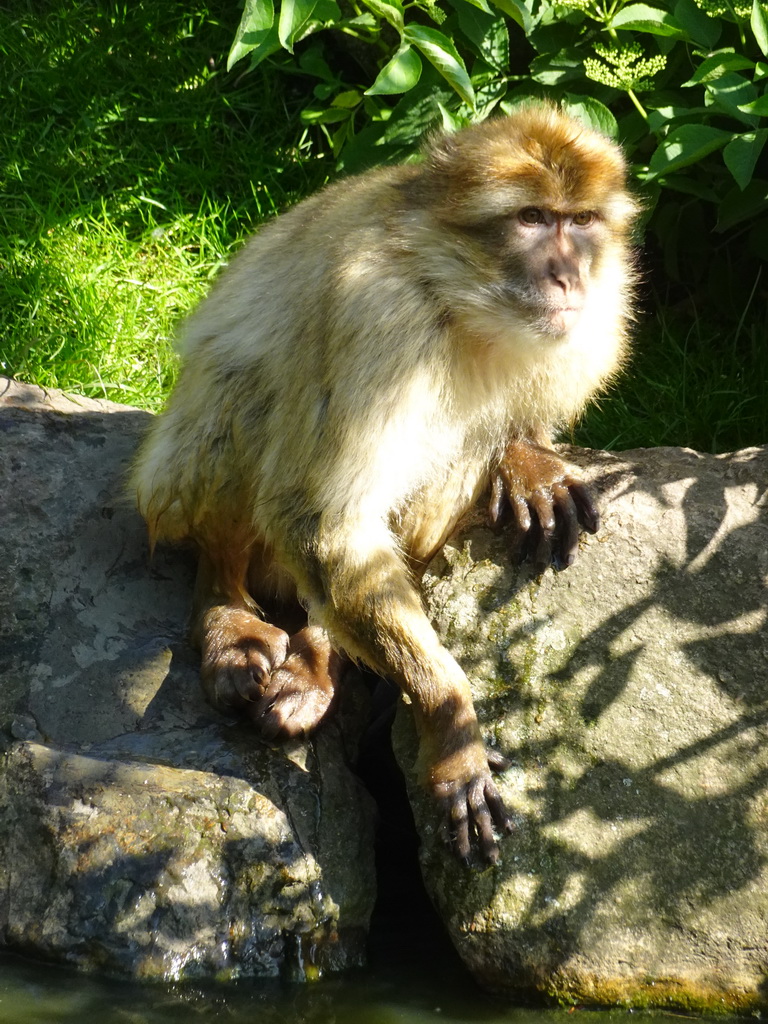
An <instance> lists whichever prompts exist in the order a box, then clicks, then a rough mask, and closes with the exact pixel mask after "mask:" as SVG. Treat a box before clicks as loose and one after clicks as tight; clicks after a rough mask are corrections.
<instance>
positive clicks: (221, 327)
mask: <svg viewBox="0 0 768 1024" xmlns="http://www.w3.org/2000/svg"><path fill="white" fill-rule="evenodd" d="M626 177H627V172H626V166H625V161H624V158H623V155H622V153H621V150H620V148H619V147H618V146H617V145H616V144H615V143H613V142H612V141H610V140H608V139H607V138H604V137H603V136H602V135H600V134H598V133H596V132H595V131H593V130H591V129H589V128H587V127H586V126H584V125H582V124H581V123H579V122H577V121H575V120H574V119H572V118H571V117H569V116H568V115H566V114H565V113H563V112H562V111H560V110H559V109H558V108H557V107H556V106H554V105H550V104H545V103H532V104H529V105H526V106H523V107H520V108H517V109H515V110H514V111H513V113H511V114H509V115H506V116H498V117H492V118H489V119H487V120H486V121H484V122H482V123H480V124H476V125H472V126H469V127H467V128H464V129H461V130H460V131H458V132H456V133H454V134H442V135H438V136H436V137H433V138H431V140H429V141H428V142H427V144H426V146H425V150H424V153H423V158H422V160H421V161H420V162H411V163H407V164H404V165H401V166H394V167H384V168H378V169H374V170H371V171H368V172H365V173H363V174H361V175H360V176H357V177H353V178H348V179H342V180H340V181H338V182H336V183H334V184H331V185H329V186H327V187H326V188H325V189H324V190H322V191H320V192H319V193H317V194H316V195H314V196H311V197H310V198H308V199H305V200H304V201H302V202H300V203H299V204H298V205H296V206H295V207H294V208H293V209H291V210H289V211H288V212H286V213H283V214H281V215H280V216H279V217H277V218H276V219H275V220H274V221H273V222H271V223H270V224H268V225H267V226H265V227H263V228H262V229H261V230H260V231H259V232H258V233H257V234H256V236H255V237H254V238H253V239H251V240H250V241H249V242H248V243H247V244H246V245H245V246H244V247H243V249H242V251H241V252H239V253H238V254H237V255H236V257H235V258H234V259H233V261H232V263H231V264H230V265H229V266H228V267H227V268H226V269H225V271H224V272H223V274H222V275H221V277H220V278H219V280H218V282H217V283H216V284H215V286H214V287H213V289H212V291H211V293H210V294H209V296H208V297H207V298H206V299H205V300H204V301H203V302H202V303H201V304H200V306H199V307H198V308H197V310H196V311H195V312H193V314H192V315H191V317H190V318H189V320H188V322H187V324H186V327H185V328H184V331H183V334H182V339H181V369H180V375H179V379H178V382H177V384H176V386H175V389H174V391H173V392H172V394H171V397H170V399H169V402H168V406H167V408H166V410H165V412H164V413H162V414H161V415H160V416H159V417H158V418H157V420H156V422H155V423H154V425H153V428H152V429H151V432H150V434H149V436H148V438H147V439H146V441H145V442H144V443H143V447H142V448H141V449H140V452H139V455H138V457H137V461H136V463H135V467H134V470H133V488H134V489H135V492H136V497H137V503H138V508H139V510H140V512H141V513H142V515H143V516H144V518H145V519H146V522H147V524H148V530H149V537H150V544H151V546H152V547H154V544H155V543H156V542H157V541H158V540H164V541H171V542H177V541H183V540H188V541H190V540H191V541H192V542H193V543H194V545H195V547H196V549H197V551H198V553H199V565H198V573H197V580H196V584H195V592H194V598H193V611H192V626H191V631H192V637H193V639H194V641H195V642H196V644H197V645H198V646H199V648H200V651H201V678H202V684H203V688H204V690H205V693H206V695H207V697H208V699H209V700H210V701H211V702H212V703H213V704H214V705H215V706H218V707H220V708H224V709H226V708H230V709H231V708H235V709H238V710H239V711H240V712H241V713H242V714H243V715H244V716H245V717H246V718H247V719H249V720H250V721H251V722H253V724H254V725H255V726H256V727H257V728H258V729H259V730H260V732H261V733H262V734H263V735H264V736H266V737H267V738H269V739H277V738H280V737H295V736H303V735H306V734H308V733H310V732H311V731H312V730H313V729H315V728H316V727H317V726H318V725H319V724H320V722H321V721H323V720H324V719H325V717H326V716H327V714H328V712H329V709H330V708H331V707H332V705H333V700H334V695H335V694H336V693H337V691H338V689H339V686H340V683H341V680H342V677H343V674H344V669H345V666H346V665H347V664H348V663H349V662H350V661H353V662H357V663H362V664H363V665H364V666H367V667H368V668H370V669H372V670H373V671H374V672H376V673H378V674H380V675H382V676H384V677H387V678H389V679H390V680H392V681H393V682H394V683H396V684H397V686H398V687H399V688H400V690H401V691H402V693H403V694H405V696H406V698H407V699H408V700H409V701H410V704H411V706H412V709H413V714H414V718H415V722H416V727H417V733H418V743H419V748H418V771H419V777H420V779H421V781H422V783H423V784H424V785H425V786H426V787H427V789H428V790H429V791H430V792H431V793H432V794H433V796H434V798H435V799H436V800H437V802H438V805H439V809H440V816H441V821H442V822H443V825H442V828H443V830H444V833H445V834H446V836H447V838H448V841H449V843H450V844H451V845H452V846H453V848H454V850H455V852H456V854H457V855H458V856H459V858H461V859H462V860H463V861H465V862H470V860H471V859H472V858H473V857H475V856H476V857H479V858H480V859H481V860H482V861H484V862H487V863H491V864H493V863H496V862H497V861H498V857H499V843H498V836H499V835H500V834H504V833H507V832H509V831H511V829H512V824H511V822H512V819H511V816H510V814H509V812H508V810H507V808H506V806H505V803H504V801H503V800H502V798H501V796H500V794H499V791H498V788H497V785H496V782H495V781H494V778H493V772H494V771H497V770H499V769H502V768H503V767H504V766H505V763H506V762H505V760H504V758H503V756H501V755H500V754H498V753H497V752H495V751H492V750H487V749H486V747H485V745H484V742H483V739H482V736H481V733H480V729H479V725H478V721H477V717H476V714H475V710H474V707H473V703H472V697H471V693H470V688H469V683H468V680H467V677H466V675H465V673H464V672H463V670H462V669H461V667H460V666H459V664H458V663H457V662H456V660H455V659H454V658H453V657H452V656H451V655H450V653H449V652H448V651H447V650H446V649H445V647H444V646H443V645H442V644H441V643H440V641H439V639H438V637H437V635H436V633H435V631H434V629H433V628H432V626H431V624H430V622H429V620H428V618H427V616H426V614H425V611H424V607H423V604H422V600H421V595H420V592H419V582H420V578H421V576H422V574H423V571H424V568H425V566H426V565H427V564H428V563H429V561H430V559H431V558H432V557H433V556H434V555H435V553H436V552H437V551H439V550H440V548H441V546H442V545H443V544H444V542H445V541H446V539H447V538H448V537H449V536H450V535H451V533H452V531H454V529H455V528H456V526H457V524H458V523H459V521H460V520H461V519H462V517H463V516H464V515H465V513H466V512H467V511H468V510H469V509H471V508H473V507H474V506H475V504H476V502H477V501H479V500H480V499H481V497H482V495H483V493H484V492H485V493H486V494H488V493H490V499H489V511H488V518H489V521H490V523H491V525H493V526H495V527H498V526H499V524H500V523H501V522H502V520H503V519H504V518H505V516H506V517H508V518H511V520H512V527H513V533H514V534H515V536H516V537H517V538H518V539H517V540H516V541H515V542H514V545H513V546H516V548H517V554H518V555H520V554H521V553H523V554H525V545H526V538H527V539H528V541H527V542H528V545H529V547H530V546H531V540H530V538H531V537H533V538H534V540H533V542H532V548H533V550H532V551H530V552H528V553H529V554H532V555H533V559H534V562H535V563H536V566H537V568H543V567H544V566H545V565H547V564H549V563H550V562H551V563H554V565H555V567H556V568H565V567H567V566H569V565H570V564H571V563H572V562H573V560H574V558H575V556H576V552H577V549H578V543H579V536H580V531H581V530H582V529H583V530H586V531H588V532H594V531H596V530H597V529H598V526H599V513H598V510H597V508H596V505H595V502H594V499H593V497H592V495H591V492H590V491H589V489H588V488H587V487H586V485H585V484H584V483H583V482H582V480H581V478H580V477H579V474H578V471H577V470H576V469H575V468H574V467H572V466H570V465H568V464H566V463H564V462H563V461H562V459H561V458H560V456H559V455H558V454H557V453H556V451H555V449H554V447H553V438H554V437H555V434H556V431H557V430H559V429H561V428H562V427H564V426H566V425H568V424H569V423H571V422H572V421H574V419H575V418H576V417H577V416H578V415H579V414H580V413H581V411H582V409H583V408H584V406H585V404H586V403H587V402H588V400H589V399H590V398H591V397H593V396H594V395H596V394H598V393H599V392H601V391H602V390H603V389H604V388H605V387H606V386H607V384H608V383H609V382H610V381H611V380H612V379H613V378H614V376H615V374H616V373H617V371H618V370H619V368H620V366H621V365H622V363H623V361H624V357H625V353H626V351H627V346H628V334H629V329H628V325H629V323H630V321H631V318H632V302H633V288H634V276H633V274H634V272H633V259H632V251H631V230H632V226H633V222H634V220H635V218H636V214H637V212H638V208H637V204H636V202H635V200H634V199H633V198H632V197H631V195H630V193H629V191H628V187H627V183H626ZM267 611H269V612H270V613H271V615H272V618H273V621H270V619H268V617H267ZM278 623H279V624H278Z"/></svg>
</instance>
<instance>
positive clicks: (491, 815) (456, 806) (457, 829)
mask: <svg viewBox="0 0 768 1024" xmlns="http://www.w3.org/2000/svg"><path fill="white" fill-rule="evenodd" d="M508 767H509V762H508V761H507V759H506V758H504V757H502V756H501V755H500V754H497V753H496V752H495V751H491V752H489V753H488V755H487V763H485V766H484V767H483V768H481V769H480V770H479V771H477V772H476V773H475V774H473V775H472V776H470V777H469V778H466V779H458V780H453V781H450V782H448V781H446V782H438V783H436V784H435V785H434V786H433V789H434V792H435V795H436V797H437V800H438V803H439V804H440V806H441V808H442V811H443V828H442V831H443V838H444V839H445V841H446V842H447V843H448V844H449V846H451V848H452V849H453V850H454V852H455V853H456V856H457V857H459V858H460V859H461V860H462V861H464V863H465V864H469V863H470V855H471V850H472V845H473V842H472V840H473V837H474V839H475V845H476V846H477V849H478V851H479V853H480V856H481V858H482V859H483V860H484V861H485V862H486V863H488V864H496V863H497V862H498V860H499V844H498V843H497V841H496V836H495V835H494V828H495V829H496V831H497V832H499V833H500V834H501V835H506V834H508V833H510V832H511V831H512V828H513V824H512V818H511V816H510V814H509V811H508V810H507V808H506V807H505V805H504V801H503V800H502V798H501V796H500V794H499V791H498V789H497V788H496V784H495V783H494V781H493V779H492V778H491V771H490V770H493V771H504V770H505V769H506V768H508ZM489 769H490V770H489Z"/></svg>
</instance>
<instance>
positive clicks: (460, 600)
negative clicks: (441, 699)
mask: <svg viewBox="0 0 768 1024" xmlns="http://www.w3.org/2000/svg"><path fill="white" fill-rule="evenodd" d="M583 454H584V453H582V455H583ZM580 461H583V459H582V460H580ZM588 475H589V477H591V478H592V479H593V480H594V481H595V482H596V483H597V486H598V489H599V491H600V492H601V493H602V501H601V504H602V507H603V510H604V512H605V523H604V525H603V528H602V530H601V531H600V533H599V534H598V535H597V536H595V537H590V538H588V539H587V540H586V541H585V543H584V544H583V550H582V552H581V557H580V559H579V560H578V561H577V563H576V565H575V566H574V567H573V568H571V569H568V570H567V571H566V572H564V573H561V574H553V573H552V572H551V571H548V572H546V573H545V574H544V575H543V576H542V577H541V578H539V579H536V578H533V577H532V576H531V575H530V574H529V573H525V572H521V571H519V570H517V569H515V568H513V567H512V566H511V565H510V564H509V561H508V558H507V555H506V542H505V539H504V538H503V537H493V536H491V535H490V534H489V533H488V532H487V531H485V530H482V529H470V531H469V532H468V533H466V534H464V535H462V536H461V537H460V538H459V539H457V540H454V541H452V542H451V543H450V544H449V545H447V546H446V548H445V550H444V553H443V555H442V556H438V558H437V559H436V560H435V561H434V562H433V564H432V566H431V568H430V571H429V572H428V574H427V578H426V580H425V589H426V594H427V602H428V605H429V608H430V611H431V614H432V616H433V619H434V621H435V622H436V624H437V627H438V630H439V632H440V633H441V635H442V636H443V638H444V640H445V642H446V644H447V645H448V647H449V648H450V649H451V651H452V652H453V653H454V654H455V655H456V657H457V658H458V659H459V661H460V662H462V663H463V665H464V666H465V668H466V670H467V672H468V674H469V675H470V677H471V680H472V683H473V687H474V693H475V702H476V705H477V708H478V710H479V713H480V716H481V719H482V721H483V723H484V728H485V733H486V737H487V739H488V740H489V742H491V743H492V744H493V745H494V746H495V747H498V748H500V749H501V751H502V752H503V753H505V754H507V755H509V756H510V757H511V758H512V760H513V766H512V767H511V768H510V769H509V770H508V771H507V772H506V773H504V775H503V776H501V779H500V789H501V791H502V793H503V795H504V797H505V799H506V800H507V801H508V804H509V806H510V807H511V808H512V809H513V811H514V816H515V820H516V828H515V831H514V833H513V834H512V835H511V836H509V837H508V838H505V839H504V840H503V842H502V860H501V863H500V864H499V865H498V866H497V867H494V868H488V869H486V870H480V871H475V872H471V871H467V870H465V869H464V868H462V866H461V865H459V864H457V863H456V862H455V861H454V860H453V859H452V857H451V856H450V854H448V853H447V851H446V849H445V848H444V847H443V845H442V843H441V841H440V839H439V838H438V830H437V821H436V818H435V808H434V806H433V805H432V804H431V802H430V801H429V800H427V799H425V798H424V796H423V794H422V791H421V790H420V789H419V788H418V786H417V785H416V784H415V782H414V780H413V777H412V764H413V759H414V745H413V735H412V727H411V723H410V720H409V717H408V715H407V713H406V712H405V710H404V709H403V711H402V712H401V714H400V718H399V722H398V730H397V747H398V751H399V756H400V760H401V762H402V764H403V767H404V769H405V770H406V772H407V773H409V776H410V791H411V797H412V802H413V804H414V806H415V812H416V820H417V826H418V828H419V831H420V834H421V838H422V843H423V846H422V867H423V874H424V878H425V881H426V884H427V888H428V890H429V892H430V895H431V896H432V899H433V901H434V902H435V904H436V906H437V908H438V910H439V912H440V913H441V914H442V916H443V919H444V921H445V922H446V925H447V927H448V928H449V931H450V933H451V936H452V938H453V941H454V943H455V945H456V946H457V948H458V949H459V951H460V953H461V955H462V957H463V958H464V960H465V961H466V963H467V964H468V966H469V967H470V969H471V970H472V971H473V973H474V974H475V976H476V977H477V978H478V979H479V980H480V981H481V982H482V983H483V984H484V985H485V986H487V987H489V988H492V989H495V990H497V991H500V992H503V993H506V994H512V995H517V994H519V993H520V992H526V993H532V992H535V993H539V994H543V995H546V996H548V997H552V998H556V999H558V1000H565V1001H574V1002H587V1003H603V1004H613V1003H619V1004H632V1005H635V1006H638V1005H656V1006H659V1005H673V1006H678V1007H690V1008H695V1009H701V1010H721V1011H722V1010H724V1009H725V1010H732V1011H736V1010H748V1009H755V1008H757V1007H765V1006H766V1004H767V1003H768V997H767V996H766V983H767V981H768V743H767V742H766V740H767V739H768V632H767V631H766V617H767V615H768V602H767V601H766V596H767V595H766V583H767V582H768V519H767V517H766V503H767V500H768V493H767V492H766V485H767V484H768V449H765V448H763V449H750V450H746V451H742V452H739V453H737V454H734V455H722V456H717V457H714V456H706V455H700V454H697V453H695V452H692V451H686V450H679V449H660V450H659V449H657V450H641V451H633V452H625V453H623V454H618V455H610V454H605V453H592V455H591V456H589V466H588Z"/></svg>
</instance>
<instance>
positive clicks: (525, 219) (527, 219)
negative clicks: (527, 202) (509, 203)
mask: <svg viewBox="0 0 768 1024" xmlns="http://www.w3.org/2000/svg"><path fill="white" fill-rule="evenodd" d="M518 217H519V218H520V220H521V221H522V223H523V224H543V223H544V214H543V213H542V211H541V210H540V209H539V208H538V207H537V206H526V208H525V209H524V210H521V211H520V213H519V214H518Z"/></svg>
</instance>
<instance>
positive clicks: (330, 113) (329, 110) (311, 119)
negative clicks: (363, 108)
mask: <svg viewBox="0 0 768 1024" xmlns="http://www.w3.org/2000/svg"><path fill="white" fill-rule="evenodd" d="M351 116H352V111H351V110H348V109H345V108H344V107H326V108H325V109H323V110H320V109H315V108H313V107H305V108H304V109H303V110H302V112H301V120H302V121H303V122H304V124H339V122H341V121H346V120H348V119H349V118H350V117H351Z"/></svg>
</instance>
